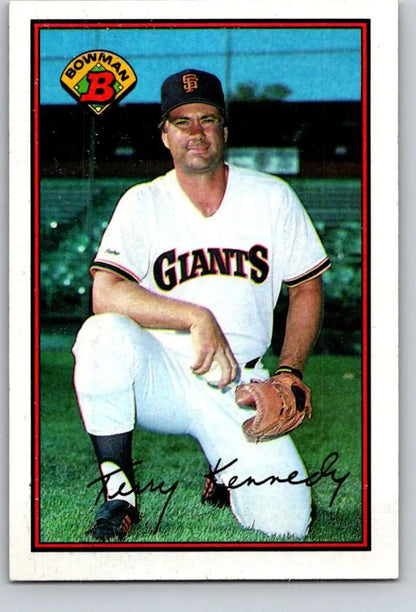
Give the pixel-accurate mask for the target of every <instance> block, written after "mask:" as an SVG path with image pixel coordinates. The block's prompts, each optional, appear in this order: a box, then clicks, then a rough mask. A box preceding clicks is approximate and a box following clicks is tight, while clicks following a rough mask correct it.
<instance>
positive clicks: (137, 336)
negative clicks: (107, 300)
mask: <svg viewBox="0 0 416 612" xmlns="http://www.w3.org/2000/svg"><path fill="white" fill-rule="evenodd" d="M143 333H145V332H144V330H143V329H142V328H141V327H140V326H139V325H138V324H136V323H135V322H134V321H133V320H132V319H129V317H126V316H124V315H119V314H113V313H105V314H99V315H94V316H92V317H90V318H89V319H87V320H86V321H85V323H84V324H83V326H82V327H81V329H80V331H79V332H78V335H77V339H76V342H75V345H74V348H73V353H74V356H75V383H76V385H77V386H78V387H82V388H88V389H91V387H92V386H93V385H94V384H95V383H94V381H99V385H100V387H103V386H104V387H107V386H108V387H111V388H113V387H118V388H121V387H123V388H124V387H127V386H129V385H130V384H132V371H133V369H134V365H135V364H136V363H137V360H138V356H139V355H140V351H141V344H142V341H141V340H142V334H143Z"/></svg>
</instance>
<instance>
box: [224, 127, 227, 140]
mask: <svg viewBox="0 0 416 612" xmlns="http://www.w3.org/2000/svg"><path fill="white" fill-rule="evenodd" d="M227 140H228V127H225V128H224V142H227Z"/></svg>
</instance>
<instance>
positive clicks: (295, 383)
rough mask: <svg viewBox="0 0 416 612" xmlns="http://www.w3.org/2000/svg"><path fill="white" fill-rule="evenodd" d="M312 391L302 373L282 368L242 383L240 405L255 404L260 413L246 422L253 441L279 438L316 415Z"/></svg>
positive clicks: (236, 392)
mask: <svg viewBox="0 0 416 612" xmlns="http://www.w3.org/2000/svg"><path fill="white" fill-rule="evenodd" d="M310 397H311V392H310V389H309V387H307V386H306V385H305V384H304V383H303V382H302V380H301V379H300V378H298V376H296V375H295V374H292V373H290V372H286V371H285V372H282V373H279V374H277V375H274V376H272V377H271V378H269V379H267V380H264V381H263V380H255V379H253V380H252V381H251V382H249V383H246V384H241V385H238V387H237V388H236V391H235V399H236V402H237V404H238V405H239V406H253V407H254V408H256V411H257V412H256V415H255V416H254V417H252V418H251V419H248V420H247V421H244V423H243V431H244V433H245V435H246V436H247V438H248V439H249V441H250V442H263V441H265V440H271V439H273V438H279V437H280V436H284V435H285V434H287V433H289V432H290V431H292V430H293V429H295V428H296V427H298V426H299V425H300V424H301V423H302V421H303V419H304V418H305V416H307V417H308V419H310V418H311V417H312V406H311V399H310Z"/></svg>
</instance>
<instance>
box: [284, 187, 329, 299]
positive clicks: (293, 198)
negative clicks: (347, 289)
mask: <svg viewBox="0 0 416 612" xmlns="http://www.w3.org/2000/svg"><path fill="white" fill-rule="evenodd" d="M284 238H285V245H284V251H285V266H284V275H283V280H284V282H285V283H286V285H287V286H288V287H295V286H296V285H299V284H300V283H303V282H305V281H307V280H311V279H313V278H316V277H317V276H320V275H321V274H323V273H324V272H325V271H326V270H327V269H328V268H329V267H330V265H331V263H330V261H329V258H328V256H327V254H326V252H325V249H324V247H323V245H322V242H321V240H320V238H319V236H318V234H317V232H316V230H315V228H314V226H313V224H312V221H311V219H310V217H309V215H308V214H307V212H306V210H305V209H304V207H303V205H302V204H301V202H300V200H299V198H298V197H297V195H296V193H295V192H294V191H293V189H292V188H291V187H290V186H289V185H287V216H286V219H285V228H284Z"/></svg>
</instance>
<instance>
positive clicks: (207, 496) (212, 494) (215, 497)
mask: <svg viewBox="0 0 416 612" xmlns="http://www.w3.org/2000/svg"><path fill="white" fill-rule="evenodd" d="M201 502H202V503H203V504H209V505H210V506H215V507H216V508H224V507H225V506H230V491H229V489H228V488H227V487H226V486H225V485H223V484H222V483H220V482H217V481H216V480H215V478H212V477H211V476H207V478H206V480H205V487H204V490H203V491H202V496H201Z"/></svg>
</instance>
